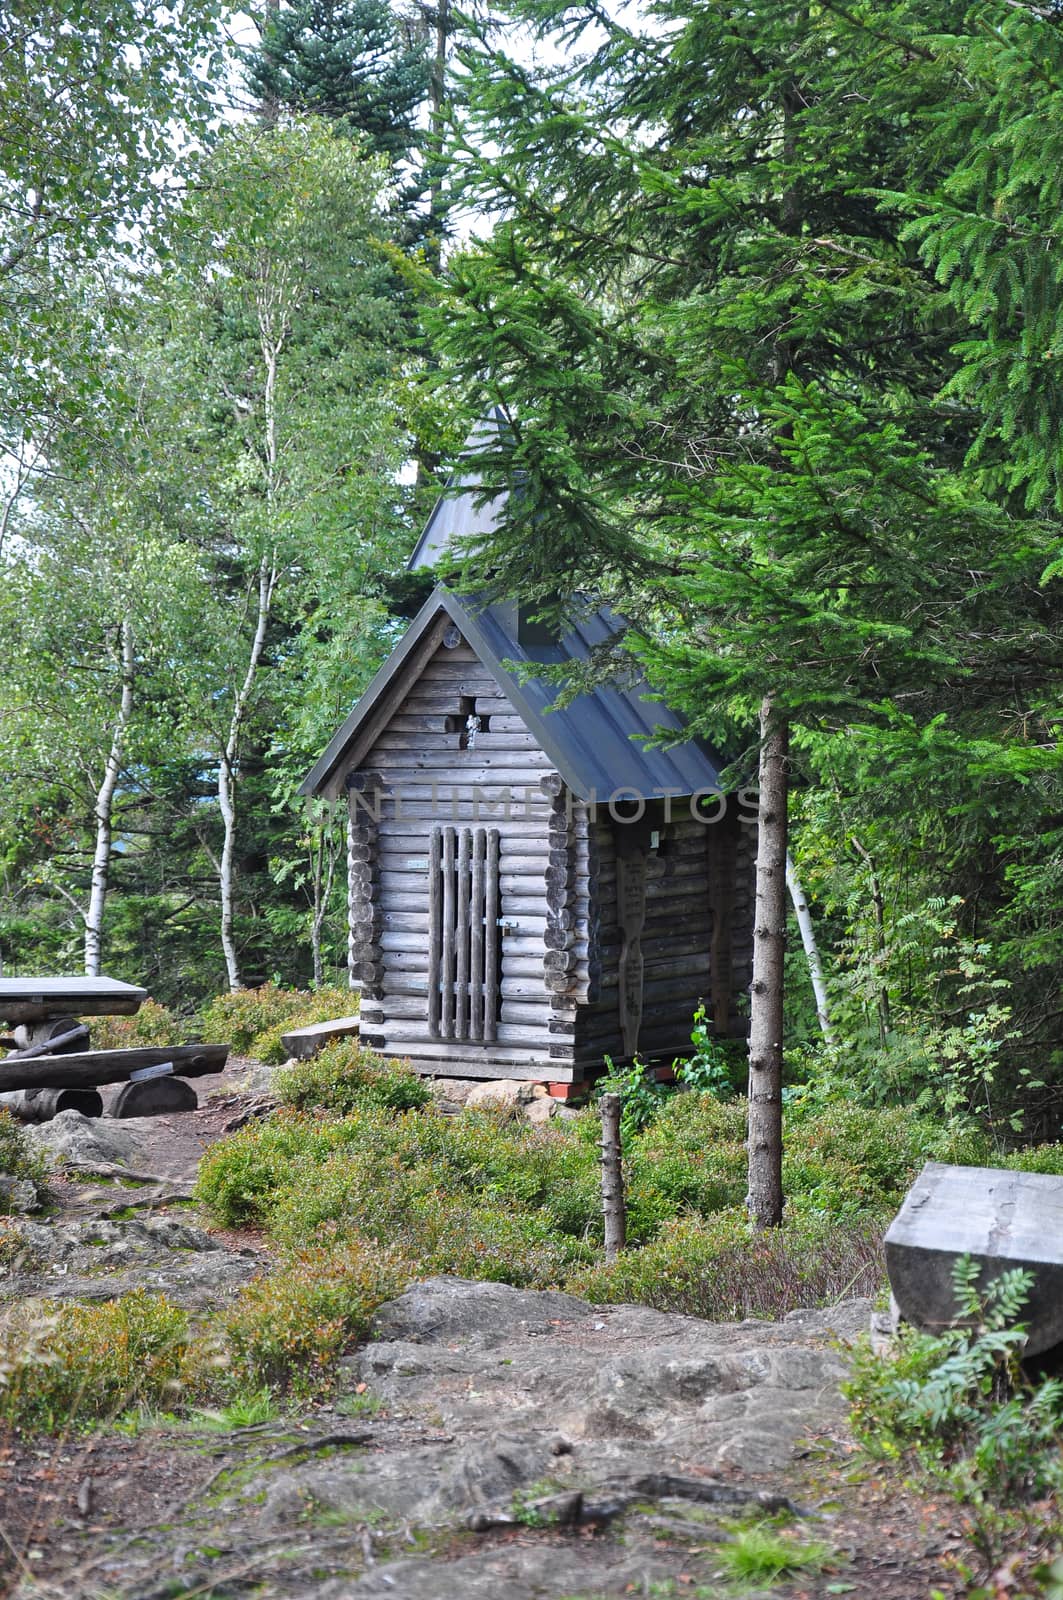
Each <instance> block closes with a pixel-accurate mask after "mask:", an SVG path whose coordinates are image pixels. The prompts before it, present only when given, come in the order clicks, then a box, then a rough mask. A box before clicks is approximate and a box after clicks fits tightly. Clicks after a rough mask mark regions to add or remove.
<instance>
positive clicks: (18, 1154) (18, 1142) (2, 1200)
mask: <svg viewBox="0 0 1063 1600" xmlns="http://www.w3.org/2000/svg"><path fill="white" fill-rule="evenodd" d="M0 1174H3V1175H4V1176H5V1177H7V1178H13V1179H15V1180H16V1181H19V1180H22V1179H29V1181H30V1182H31V1183H41V1182H42V1181H43V1179H44V1161H43V1159H42V1157H41V1156H39V1155H36V1154H35V1153H34V1151H33V1150H32V1149H31V1148H30V1145H29V1142H28V1140H27V1139H26V1135H25V1134H24V1133H23V1131H22V1129H21V1127H20V1126H19V1124H18V1123H17V1122H16V1121H15V1119H14V1117H13V1116H12V1115H11V1113H10V1111H7V1110H6V1109H0ZM10 1209H11V1203H10V1198H9V1196H8V1195H7V1194H5V1193H4V1191H3V1189H0V1214H5V1215H6V1214H7V1213H9V1212H10Z"/></svg>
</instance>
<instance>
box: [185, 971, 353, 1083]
mask: <svg viewBox="0 0 1063 1600" xmlns="http://www.w3.org/2000/svg"><path fill="white" fill-rule="evenodd" d="M357 1009H358V997H357V995H354V994H352V993H351V991H350V989H339V988H336V989H317V990H314V991H313V992H311V991H310V990H308V989H282V988H281V987H280V986H279V985H278V984H275V983H264V984H262V985H261V986H260V987H259V988H257V989H237V990H236V991H235V993H233V994H219V995H216V996H215V998H214V999H213V1000H209V1001H208V1002H207V1004H206V1005H205V1006H204V1007H203V1008H202V1010H201V1011H200V1013H199V1020H198V1027H199V1032H200V1035H201V1037H202V1038H203V1039H204V1040H205V1041H206V1042H208V1043H217V1044H228V1045H230V1046H231V1047H232V1049H233V1051H234V1053H235V1054H236V1055H238V1056H254V1057H255V1059H256V1060H258V1061H264V1062H267V1063H268V1064H270V1065H273V1066H276V1065H278V1064H279V1063H280V1062H282V1061H283V1060H284V1059H285V1057H286V1055H287V1051H286V1050H285V1048H284V1046H283V1045H282V1044H281V1034H282V1033H287V1032H288V1031H289V1029H291V1028H307V1027H309V1026H310V1025H311V1023H314V1022H331V1021H332V1020H333V1019H334V1018H336V1017H346V1016H349V1015H350V1014H351V1013H352V1012H354V1011H357Z"/></svg>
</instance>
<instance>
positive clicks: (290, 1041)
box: [281, 1017, 361, 1061]
mask: <svg viewBox="0 0 1063 1600" xmlns="http://www.w3.org/2000/svg"><path fill="white" fill-rule="evenodd" d="M360 1026H361V1019H360V1018H359V1017H335V1018H333V1020H332V1021H331V1022H313V1023H311V1024H310V1026H309V1027H306V1028H291V1029H290V1030H289V1031H288V1032H287V1033H282V1034H281V1044H282V1045H283V1046H284V1048H285V1050H287V1052H288V1054H289V1055H290V1056H295V1058H296V1060H298V1061H306V1060H309V1058H310V1057H311V1056H316V1055H317V1053H318V1051H319V1050H323V1049H324V1048H325V1046H326V1045H327V1044H334V1043H335V1042H336V1040H337V1039H350V1038H352V1037H353V1038H357V1035H358V1029H359V1027H360Z"/></svg>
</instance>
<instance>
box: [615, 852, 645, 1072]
mask: <svg viewBox="0 0 1063 1600" xmlns="http://www.w3.org/2000/svg"><path fill="white" fill-rule="evenodd" d="M616 899H617V920H618V922H619V924H620V933H621V938H622V941H623V942H622V944H621V946H620V962H619V972H618V977H619V980H620V998H619V1006H620V1033H621V1036H622V1038H623V1041H624V1054H625V1055H626V1056H633V1055H634V1054H635V1051H636V1050H637V1049H638V1044H639V1028H640V1027H641V1025H642V974H643V967H644V965H645V963H644V962H643V959H642V926H643V923H644V922H645V921H646V857H645V855H643V854H642V853H641V852H640V853H638V854H632V855H618V856H617V860H616Z"/></svg>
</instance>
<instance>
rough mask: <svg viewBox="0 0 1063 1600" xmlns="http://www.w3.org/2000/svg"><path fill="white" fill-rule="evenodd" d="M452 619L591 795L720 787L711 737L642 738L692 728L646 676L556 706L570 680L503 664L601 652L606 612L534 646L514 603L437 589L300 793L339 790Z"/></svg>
mask: <svg viewBox="0 0 1063 1600" xmlns="http://www.w3.org/2000/svg"><path fill="white" fill-rule="evenodd" d="M443 616H448V617H449V618H450V620H451V621H452V622H453V623H454V624H455V625H456V626H457V627H458V628H459V629H460V630H461V632H462V634H463V635H464V637H465V638H466V639H467V640H468V642H469V644H470V645H471V646H472V648H473V650H475V652H476V654H477V655H478V656H479V658H480V660H481V661H482V662H483V664H484V666H485V667H486V668H487V671H488V672H489V673H490V674H491V676H492V677H493V678H494V679H495V681H496V683H498V685H499V687H500V688H501V689H502V692H503V693H504V694H505V695H506V696H507V697H508V699H509V700H510V702H511V703H512V705H513V708H514V710H515V711H516V712H517V714H518V716H519V717H520V718H521V720H522V721H523V722H524V724H525V726H526V727H527V728H528V731H529V732H530V733H531V734H533V735H534V737H535V739H536V741H537V743H538V744H539V745H540V747H541V748H542V749H543V750H544V751H545V753H546V754H547V755H548V756H549V758H550V760H551V761H552V762H553V764H554V766H555V768H556V769H557V771H558V772H559V773H560V775H561V777H562V778H563V779H564V780H565V782H566V784H568V786H569V788H570V789H571V790H572V791H573V792H574V793H575V794H577V795H578V796H579V797H580V798H581V799H583V800H590V799H592V798H597V799H598V800H600V801H603V802H604V801H606V800H607V799H608V798H609V797H610V796H611V795H612V794H614V793H615V792H616V791H617V790H620V789H623V790H627V791H629V792H634V793H635V794H638V795H641V796H643V798H645V799H647V800H652V799H654V798H655V797H656V796H659V795H662V794H667V793H671V794H674V795H677V796H681V795H689V794H694V793H696V792H697V791H698V790H702V789H716V788H718V787H719V774H720V769H721V767H722V765H723V762H722V761H721V760H720V759H719V758H718V757H716V756H715V755H714V754H713V752H712V751H711V750H710V749H709V747H708V746H707V745H706V744H704V743H703V742H702V741H701V740H699V739H693V738H690V737H689V736H688V737H687V738H686V739H683V740H682V742H681V743H676V744H674V745H672V746H671V747H669V748H665V749H648V748H647V747H646V745H645V744H644V743H642V742H641V741H640V738H639V736H640V735H641V736H644V737H651V738H657V737H660V735H661V734H662V733H664V734H665V735H668V734H676V735H679V736H682V734H683V733H684V731H685V729H686V724H685V723H684V722H683V720H682V718H681V717H679V716H677V714H676V713H675V712H674V711H672V710H670V709H669V707H667V706H665V705H662V704H661V702H660V701H657V700H653V699H651V698H650V695H651V690H650V689H649V687H648V685H647V684H645V683H644V682H642V683H637V684H633V685H631V686H628V687H617V686H613V685H602V686H601V687H599V688H596V689H594V690H593V691H591V692H590V693H587V694H581V695H578V696H576V698H575V699H574V700H572V701H571V702H570V703H569V704H568V705H567V706H565V707H564V708H563V709H560V710H555V709H552V708H553V707H554V704H555V701H556V699H557V697H558V694H559V693H560V685H558V684H556V683H553V682H550V681H548V680H544V679H542V678H526V679H524V681H523V682H522V681H521V678H520V677H519V676H518V675H517V674H516V673H511V672H507V670H506V668H505V667H504V666H503V662H504V661H512V662H514V663H525V662H528V663H532V662H540V663H542V664H543V665H554V664H560V663H564V662H574V663H576V662H583V661H586V660H587V659H588V658H589V656H590V654H591V652H592V650H594V649H596V648H597V647H598V646H600V645H602V644H605V643H607V642H608V640H609V639H610V638H612V637H614V636H615V634H616V633H617V632H618V631H619V630H618V624H617V622H616V621H615V619H614V618H612V617H611V616H610V615H609V613H608V612H606V611H604V610H603V611H599V612H597V613H595V615H594V616H593V617H591V618H590V619H589V620H587V621H583V622H580V623H578V624H577V625H576V626H575V627H574V628H573V629H572V630H571V631H570V632H569V633H566V634H565V635H564V637H563V638H562V639H561V640H560V642H559V643H556V644H535V645H526V644H521V643H520V642H519V639H518V637H517V633H518V630H517V613H516V608H515V607H514V606H507V605H488V606H482V607H477V606H476V605H475V603H473V602H469V601H467V600H462V599H459V598H458V596H457V595H453V594H451V593H450V592H449V590H447V589H444V588H437V589H436V590H435V592H434V593H433V594H432V595H430V597H429V598H428V600H427V601H426V602H425V604H424V605H423V606H422V608H421V610H420V611H419V613H418V614H417V616H416V617H415V618H414V620H413V622H412V623H411V624H410V626H409V628H408V629H407V631H406V633H405V635H404V636H403V638H402V640H401V641H400V643H399V644H398V645H397V647H396V648H395V650H394V651H393V653H392V655H391V656H390V657H389V659H388V660H387V661H386V662H385V663H384V665H383V666H382V667H381V669H380V671H379V672H378V673H377V675H376V677H375V678H374V679H373V681H372V683H371V684H370V685H369V687H368V689H367V690H366V691H365V693H364V695H363V696H362V698H361V699H360V700H359V702H358V704H357V705H356V706H355V708H354V710H353V711H352V712H351V714H350V716H349V717H348V718H347V720H346V722H345V723H344V724H343V726H342V727H341V728H340V729H339V730H338V731H337V733H336V734H335V736H334V737H333V739H332V741H331V742H330V744H329V746H328V749H327V750H326V751H325V753H324V754H323V755H322V757H321V759H320V760H319V761H318V762H317V763H316V765H315V766H314V767H313V769H312V770H311V771H310V772H309V773H308V774H307V776H306V778H305V779H304V781H303V783H302V784H301V785H300V789H299V793H300V794H303V795H322V794H332V795H335V794H336V792H337V791H338V787H339V776H340V773H341V771H342V769H343V767H344V765H345V758H346V757H347V755H348V752H350V751H351V750H353V748H354V747H355V745H356V743H357V741H358V738H359V735H360V734H361V732H362V730H363V729H364V728H365V727H366V726H367V724H368V723H369V722H370V720H371V718H372V717H373V716H374V713H376V712H377V711H378V709H380V708H382V706H383V705H384V703H385V697H386V696H387V695H388V691H389V690H393V686H394V685H396V684H397V683H398V682H400V680H401V678H402V675H403V669H404V668H406V669H407V671H409V670H411V669H412V670H413V671H416V664H417V647H418V645H420V644H421V643H422V641H424V640H425V638H426V636H427V635H428V634H429V632H430V630H431V629H432V627H433V625H434V624H435V623H436V622H437V621H438V620H439V619H440V618H441V617H443ZM411 658H413V659H412V661H411Z"/></svg>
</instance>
